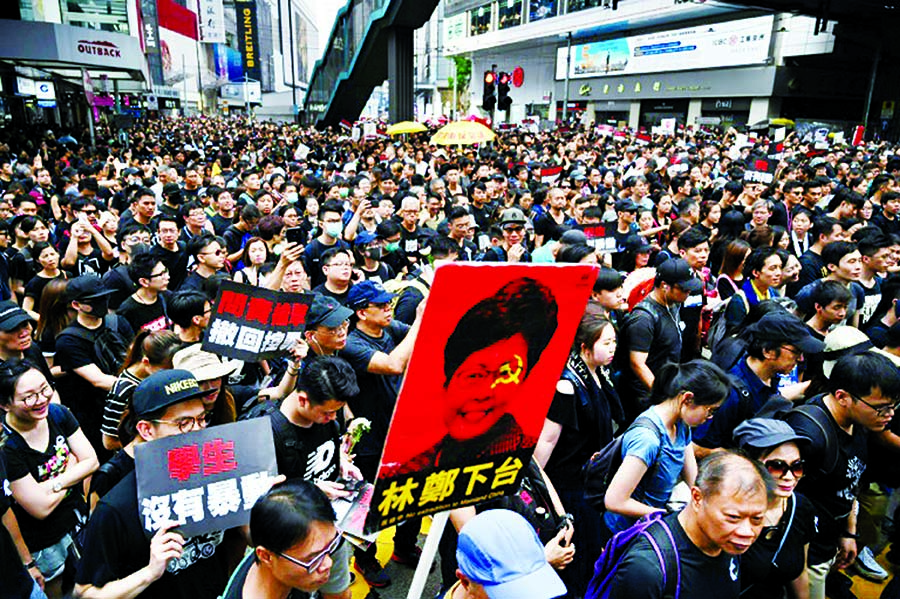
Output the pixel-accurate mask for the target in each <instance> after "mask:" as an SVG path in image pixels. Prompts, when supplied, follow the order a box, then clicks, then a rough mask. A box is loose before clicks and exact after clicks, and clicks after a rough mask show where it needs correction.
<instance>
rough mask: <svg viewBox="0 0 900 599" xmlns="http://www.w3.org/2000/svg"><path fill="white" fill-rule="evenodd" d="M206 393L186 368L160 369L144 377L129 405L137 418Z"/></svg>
mask: <svg viewBox="0 0 900 599" xmlns="http://www.w3.org/2000/svg"><path fill="white" fill-rule="evenodd" d="M205 393H206V391H204V390H203V389H202V388H201V387H200V383H198V382H197V379H195V378H194V375H193V374H191V373H190V372H188V371H187V370H161V371H159V372H155V373H153V374H151V375H150V376H148V377H147V378H145V379H144V380H143V381H141V383H140V384H139V385H138V386H137V389H135V390H134V395H132V396H131V405H132V407H133V408H134V415H135V416H137V417H138V418H142V417H144V416H147V415H148V414H152V413H153V412H158V411H159V410H162V409H164V408H168V407H169V406H171V405H174V404H177V403H181V402H183V401H187V400H188V399H194V398H195V397H201V396H203V395H204V394H205Z"/></svg>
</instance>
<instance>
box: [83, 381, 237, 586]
mask: <svg viewBox="0 0 900 599" xmlns="http://www.w3.org/2000/svg"><path fill="white" fill-rule="evenodd" d="M205 394H206V391H205V390H204V389H203V388H202V387H201V386H200V384H199V383H198V382H197V379H196V378H194V376H193V375H192V374H191V373H190V372H188V371H186V370H163V371H160V372H157V373H154V374H151V375H150V376H149V377H147V378H146V379H144V380H143V381H142V382H141V383H140V384H139V385H138V386H137V388H136V389H135V391H134V395H133V396H132V401H131V410H132V412H133V415H134V418H135V419H136V421H137V424H136V429H137V435H138V436H139V438H140V440H141V441H142V442H149V441H154V440H156V439H164V438H167V437H172V436H175V435H179V434H182V433H188V432H191V431H194V430H198V429H202V428H206V425H207V424H208V422H209V413H208V412H207V410H206V406H205V405H204V403H203V401H202V398H203V396H204V395H205ZM175 526H176V523H175V522H171V521H169V522H166V523H163V524H162V525H161V527H160V528H159V529H157V530H156V531H155V532H154V533H153V537H152V538H150V539H149V540H148V539H147V537H146V536H145V532H144V527H143V525H142V517H141V507H140V506H139V505H138V500H137V477H136V473H135V472H134V471H132V472H129V473H128V474H126V475H125V478H123V479H122V480H121V481H120V482H119V483H118V484H117V485H116V486H115V487H113V489H112V490H111V491H109V493H107V494H106V495H105V496H104V497H103V499H101V500H100V502H99V503H98V504H97V507H96V508H95V510H94V513H93V514H92V515H91V519H90V520H89V522H88V524H87V529H86V532H85V537H84V552H83V554H82V559H81V562H80V563H79V565H78V571H77V573H76V575H75V594H76V596H78V597H84V598H88V597H137V596H144V597H166V598H168V599H199V598H200V597H218V596H219V595H220V594H221V593H222V591H224V590H225V585H226V583H227V582H228V576H229V565H228V559H227V558H228V555H227V553H228V552H226V551H225V547H224V546H223V545H222V541H223V539H224V536H225V533H224V531H219V532H213V533H209V534H205V535H199V536H196V537H191V538H187V539H185V538H183V537H182V535H180V534H179V533H177V532H174V531H173V530H172V529H173V528H175Z"/></svg>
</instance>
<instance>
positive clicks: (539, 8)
mask: <svg viewBox="0 0 900 599" xmlns="http://www.w3.org/2000/svg"><path fill="white" fill-rule="evenodd" d="M560 2H561V0H531V1H530V2H529V3H528V21H529V22H534V21H540V20H541V19H546V18H547V17H555V16H556V15H558V14H559V7H558V6H557V5H558V4H559V3H560Z"/></svg>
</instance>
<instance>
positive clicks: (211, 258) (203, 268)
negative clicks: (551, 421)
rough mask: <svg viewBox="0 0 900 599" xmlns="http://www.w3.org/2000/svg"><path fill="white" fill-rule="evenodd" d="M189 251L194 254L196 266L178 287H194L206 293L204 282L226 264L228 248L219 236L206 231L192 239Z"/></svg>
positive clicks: (180, 289) (195, 289)
mask: <svg viewBox="0 0 900 599" xmlns="http://www.w3.org/2000/svg"><path fill="white" fill-rule="evenodd" d="M187 252H188V254H189V255H190V256H193V258H194V261H195V262H194V264H195V268H194V270H193V271H191V273H190V274H189V275H188V276H187V278H185V280H184V283H182V284H181V286H179V287H178V290H179V291H184V290H188V289H192V290H194V291H202V292H204V293H206V290H205V289H204V283H205V282H206V280H207V279H209V278H210V277H211V276H213V275H214V274H216V273H217V272H219V271H220V270H222V268H223V267H224V266H225V252H226V250H225V248H223V247H222V244H221V243H220V242H219V239H218V238H217V237H215V236H213V235H210V234H209V233H205V234H203V235H201V236H200V237H195V238H194V239H191V242H190V243H189V244H188V246H187Z"/></svg>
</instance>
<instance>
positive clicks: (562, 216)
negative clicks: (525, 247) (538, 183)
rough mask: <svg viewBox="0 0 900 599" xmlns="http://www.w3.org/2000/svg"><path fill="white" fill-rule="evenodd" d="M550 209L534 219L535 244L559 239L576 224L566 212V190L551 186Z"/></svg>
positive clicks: (538, 244) (540, 244)
mask: <svg viewBox="0 0 900 599" xmlns="http://www.w3.org/2000/svg"><path fill="white" fill-rule="evenodd" d="M547 206H548V207H549V209H548V210H547V212H545V213H544V214H543V215H541V216H539V217H538V218H537V219H535V221H534V246H535V247H541V246H542V245H544V243H546V242H547V241H559V238H560V237H562V234H563V233H565V232H566V231H567V230H568V229H571V228H572V227H574V226H575V219H574V218H572V217H571V216H569V215H568V214H566V207H567V206H568V200H567V199H566V191H565V190H564V189H560V188H559V187H551V188H550V190H549V191H548V192H547Z"/></svg>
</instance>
